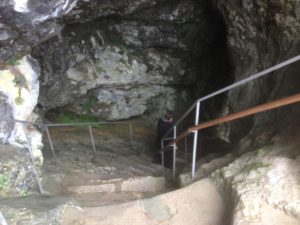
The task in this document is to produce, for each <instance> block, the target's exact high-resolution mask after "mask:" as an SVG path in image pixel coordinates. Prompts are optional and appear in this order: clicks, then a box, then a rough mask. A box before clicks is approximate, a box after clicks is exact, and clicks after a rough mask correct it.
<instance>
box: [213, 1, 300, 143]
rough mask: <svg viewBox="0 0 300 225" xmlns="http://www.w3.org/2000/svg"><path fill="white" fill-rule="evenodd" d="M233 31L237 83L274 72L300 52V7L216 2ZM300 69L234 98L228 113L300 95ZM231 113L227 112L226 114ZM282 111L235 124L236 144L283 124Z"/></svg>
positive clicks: (294, 67)
mask: <svg viewBox="0 0 300 225" xmlns="http://www.w3.org/2000/svg"><path fill="white" fill-rule="evenodd" d="M213 4H214V5H215V6H216V7H217V8H218V9H219V10H220V12H221V13H222V15H223V18H224V20H225V23H226V26H227V30H228V46H229V50H230V53H231V59H232V62H233V65H234V77H235V80H236V81H238V80H241V79H242V78H245V77H247V76H249V75H251V74H255V73H256V72H259V71H261V70H263V69H266V68H268V67H271V66H273V65H275V64H277V63H280V62H282V61H284V60H287V59H289V58H291V57H293V56H296V55H298V54H299V52H300V2H299V1H297V0H290V1H273V0H254V1H248V0H242V1H238V0H230V1H223V0H214V2H213ZM299 68H300V63H299V62H298V63H295V64H293V65H291V66H289V67H286V68H284V69H281V70H278V71H277V72H274V73H272V74H271V75H269V76H268V77H266V78H262V79H259V80H256V81H254V82H251V83H249V84H248V85H246V86H244V87H241V88H237V89H235V90H232V91H230V92H229V97H228V99H229V100H228V110H229V111H235V112H236V111H240V110H243V109H246V108H248V107H251V106H255V105H257V104H261V103H264V102H266V101H270V100H272V99H278V98H281V97H283V96H288V95H291V94H295V93H297V91H298V90H299V86H300V78H299V76H298V71H299ZM225 111H226V110H225ZM285 115H286V112H285V113H281V112H280V111H279V112H278V111H276V113H268V114H264V115H263V116H260V115H259V116H255V117H254V118H248V119H244V120H239V121H237V122H234V123H232V124H231V135H230V136H231V139H232V140H235V141H238V140H239V139H240V138H242V137H243V136H245V135H246V134H247V133H248V132H249V130H250V129H252V130H256V131H257V130H258V129H259V128H261V127H263V126H265V127H268V128H269V127H270V126H272V124H274V122H275V123H276V124H279V123H280V122H281V121H282V118H284V116H285Z"/></svg>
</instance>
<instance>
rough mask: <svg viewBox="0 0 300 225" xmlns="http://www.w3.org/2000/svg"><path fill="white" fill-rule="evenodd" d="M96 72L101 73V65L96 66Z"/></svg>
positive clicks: (102, 70)
mask: <svg viewBox="0 0 300 225" xmlns="http://www.w3.org/2000/svg"><path fill="white" fill-rule="evenodd" d="M96 71H97V73H103V72H105V70H104V69H103V68H102V67H101V66H96Z"/></svg>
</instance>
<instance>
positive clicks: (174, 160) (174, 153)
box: [173, 126, 177, 181]
mask: <svg viewBox="0 0 300 225" xmlns="http://www.w3.org/2000/svg"><path fill="white" fill-rule="evenodd" d="M176 133H177V127H176V126H174V130H173V138H174V140H175V139H176V137H177V134H176ZM176 149H177V145H176V143H174V144H173V181H175V179H176Z"/></svg>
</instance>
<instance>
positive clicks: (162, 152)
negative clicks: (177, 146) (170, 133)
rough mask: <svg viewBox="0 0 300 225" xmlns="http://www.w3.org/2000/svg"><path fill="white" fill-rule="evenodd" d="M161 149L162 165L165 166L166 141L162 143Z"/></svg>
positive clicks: (162, 140)
mask: <svg viewBox="0 0 300 225" xmlns="http://www.w3.org/2000/svg"><path fill="white" fill-rule="evenodd" d="M160 148H161V165H162V166H165V157H164V153H165V152H164V139H161V141H160Z"/></svg>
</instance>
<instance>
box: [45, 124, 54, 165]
mask: <svg viewBox="0 0 300 225" xmlns="http://www.w3.org/2000/svg"><path fill="white" fill-rule="evenodd" d="M44 126H45V130H46V134H47V137H48V141H49V145H50V149H51V152H52V156H53V158H54V159H55V160H56V154H55V149H54V147H53V142H52V139H51V136H50V132H49V129H48V126H47V125H44Z"/></svg>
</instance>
